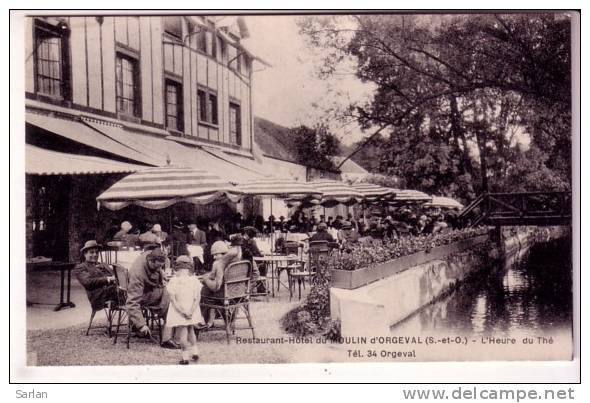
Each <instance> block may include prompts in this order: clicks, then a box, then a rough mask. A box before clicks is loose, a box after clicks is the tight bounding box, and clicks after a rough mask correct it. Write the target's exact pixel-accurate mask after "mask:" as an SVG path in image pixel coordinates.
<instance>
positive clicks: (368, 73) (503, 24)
mask: <svg viewBox="0 0 590 403" xmlns="http://www.w3.org/2000/svg"><path fill="white" fill-rule="evenodd" d="M299 26H300V31H301V32H302V33H303V34H304V35H305V36H306V37H307V39H308V42H309V44H310V46H312V47H313V48H316V49H320V50H321V51H322V52H323V54H324V55H325V57H324V60H323V63H322V64H321V66H320V69H319V73H320V74H321V75H322V76H324V77H328V76H330V75H332V74H336V73H337V72H338V66H339V65H340V64H342V63H343V62H346V61H347V60H348V59H349V58H352V59H353V60H354V61H355V62H356V68H355V73H356V75H357V77H358V78H359V79H361V80H362V81H365V82H370V83H373V84H375V85H376V87H377V89H376V91H375V93H374V96H373V99H372V100H371V101H370V102H368V103H366V104H353V105H350V107H349V108H348V109H346V110H345V111H343V114H345V115H348V116H349V117H351V118H353V119H356V120H357V121H358V122H359V124H360V125H361V127H363V128H365V129H368V128H377V131H376V132H375V134H374V135H373V138H377V136H382V140H381V141H380V142H379V143H380V145H379V146H378V147H374V146H372V147H373V149H372V150H373V151H374V152H375V155H374V156H373V158H374V160H379V161H380V164H379V166H378V170H379V172H381V173H383V174H385V175H396V176H399V177H401V178H403V179H404V180H405V181H406V182H407V183H406V186H407V187H410V188H415V189H418V190H422V191H425V192H427V193H436V194H442V193H444V194H448V195H452V196H455V197H459V198H461V199H467V200H469V199H471V198H473V197H474V196H475V194H476V193H479V192H481V191H488V190H493V189H505V188H507V187H508V185H510V186H514V185H515V183H514V182H511V181H513V180H516V181H517V180H518V179H519V177H518V176H515V175H510V171H512V172H514V166H516V165H517V164H521V163H523V162H525V161H529V165H535V164H537V161H535V159H540V160H542V161H543V162H542V166H543V167H542V168H543V174H544V175H547V176H548V177H550V178H552V183H553V184H552V185H553V186H570V182H571V174H570V172H571V162H570V150H571V135H570V132H571V112H570V111H571V101H570V97H571V77H570V76H571V74H570V70H571V55H570V51H571V50H570V48H571V47H570V30H571V25H570V19H569V17H568V16H567V15H566V14H563V13H553V14H549V13H546V14H543V13H535V14H524V13H520V14H518V13H515V14H510V15H501V14H495V15H492V14H485V15H469V16H465V15H430V16H429V15H420V16H412V15H398V16H392V15H361V16H350V17H343V16H326V17H318V16H312V17H306V18H303V19H301V21H300V25H299ZM526 137H529V138H530V140H531V141H530V143H531V145H532V146H535V147H536V151H534V152H533V153H527V152H526V147H521V146H520V145H519V143H523V138H526ZM371 144H373V143H371ZM365 158H367V157H366V156H365ZM532 176H533V175H532V172H530V175H528V178H529V179H533V178H532ZM521 179H523V182H520V183H518V184H517V186H518V187H519V188H524V189H526V190H532V188H538V187H539V183H543V182H531V181H529V179H527V177H521Z"/></svg>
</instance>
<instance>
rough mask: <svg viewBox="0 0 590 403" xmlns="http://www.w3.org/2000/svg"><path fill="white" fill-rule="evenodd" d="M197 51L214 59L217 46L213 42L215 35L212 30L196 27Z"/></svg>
mask: <svg viewBox="0 0 590 403" xmlns="http://www.w3.org/2000/svg"><path fill="white" fill-rule="evenodd" d="M196 29H197V30H199V31H198V33H197V50H198V51H199V52H203V53H205V54H207V55H209V56H213V57H216V55H217V46H216V41H215V35H213V32H214V31H212V30H209V29H207V28H203V27H197V28H196Z"/></svg>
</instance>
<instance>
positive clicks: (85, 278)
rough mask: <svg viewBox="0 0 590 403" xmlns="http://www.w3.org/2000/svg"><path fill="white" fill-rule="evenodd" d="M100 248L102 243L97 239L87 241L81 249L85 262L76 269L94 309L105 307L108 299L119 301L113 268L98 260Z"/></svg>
mask: <svg viewBox="0 0 590 403" xmlns="http://www.w3.org/2000/svg"><path fill="white" fill-rule="evenodd" d="M99 249H100V245H99V244H98V243H97V242H96V241H94V240H92V241H88V242H86V243H85V244H84V247H83V248H82V249H81V252H82V255H83V256H84V262H82V263H80V264H79V265H77V266H76V268H75V269H74V270H75V273H76V277H77V279H78V281H79V282H80V284H82V286H83V287H84V289H85V290H86V294H87V295H88V300H89V301H90V306H91V307H92V309H93V310H100V309H102V308H104V307H105V304H106V302H107V301H114V302H117V301H118V299H117V298H118V296H119V295H118V294H117V290H118V287H117V283H116V281H115V276H114V274H113V271H112V269H111V268H110V267H109V266H108V265H106V264H104V263H99V262H98V254H99ZM123 298H124V297H122V299H121V301H123Z"/></svg>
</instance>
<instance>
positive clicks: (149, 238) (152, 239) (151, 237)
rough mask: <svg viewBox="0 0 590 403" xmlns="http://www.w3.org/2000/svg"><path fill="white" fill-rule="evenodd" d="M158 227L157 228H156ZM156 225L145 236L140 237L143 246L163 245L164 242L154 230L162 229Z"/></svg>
mask: <svg viewBox="0 0 590 403" xmlns="http://www.w3.org/2000/svg"><path fill="white" fill-rule="evenodd" d="M156 225H157V227H156ZM156 225H154V226H153V227H152V228H150V229H149V230H147V231H146V232H144V233H143V234H141V235H139V242H140V243H141V244H142V245H147V244H161V243H162V241H161V240H160V238H159V237H158V235H157V234H156V231H154V228H155V229H161V227H160V225H159V224H156Z"/></svg>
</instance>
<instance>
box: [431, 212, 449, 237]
mask: <svg viewBox="0 0 590 403" xmlns="http://www.w3.org/2000/svg"><path fill="white" fill-rule="evenodd" d="M447 228H449V225H448V224H447V223H446V222H445V216H444V215H442V214H441V215H439V216H438V217H437V219H436V222H435V223H434V225H433V227H432V233H433V234H436V233H439V232H446V230H447Z"/></svg>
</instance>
